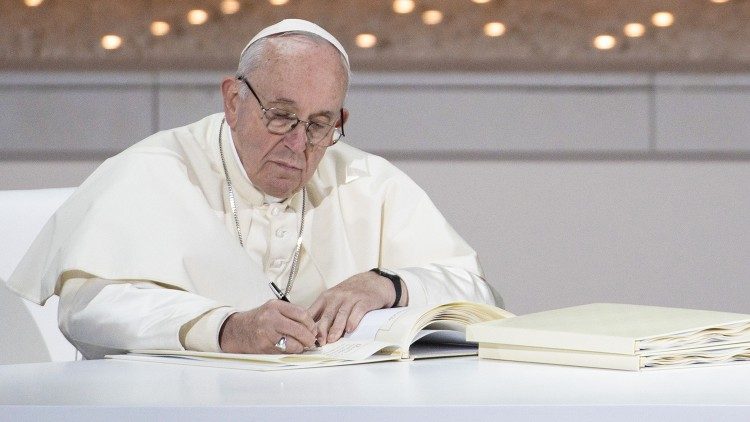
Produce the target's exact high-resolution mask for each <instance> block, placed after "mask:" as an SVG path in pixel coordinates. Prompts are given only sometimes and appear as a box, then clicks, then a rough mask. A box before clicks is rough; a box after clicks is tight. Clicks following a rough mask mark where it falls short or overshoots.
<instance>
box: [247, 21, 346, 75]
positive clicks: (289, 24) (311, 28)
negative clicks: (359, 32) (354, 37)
mask: <svg viewBox="0 0 750 422" xmlns="http://www.w3.org/2000/svg"><path fill="white" fill-rule="evenodd" d="M291 31H296V32H309V33H311V34H315V35H317V36H319V37H321V38H323V39H325V40H326V41H328V42H329V43H331V44H333V46H334V47H336V49H337V50H339V52H341V55H342V56H344V59H346V63H347V64H349V56H348V55H347V54H346V51H345V50H344V46H342V45H341V43H340V42H339V40H337V39H336V37H334V36H333V35H331V34H330V33H329V32H328V31H326V30H325V29H323V28H321V27H320V26H318V25H316V24H314V23H312V22H309V21H306V20H302V19H284V20H283V21H281V22H279V23H276V24H274V25H271V26H268V27H266V28H264V29H263V30H261V31H260V32H258V35H256V36H254V37H253V39H251V40H250V42H249V43H247V45H246V46H245V48H243V49H242V53H240V59H241V58H242V55H243V54H245V50H247V49H248V48H249V47H250V45H252V44H253V43H254V42H255V41H258V40H259V39H261V38H265V37H268V36H270V35H275V34H281V33H282V32H291Z"/></svg>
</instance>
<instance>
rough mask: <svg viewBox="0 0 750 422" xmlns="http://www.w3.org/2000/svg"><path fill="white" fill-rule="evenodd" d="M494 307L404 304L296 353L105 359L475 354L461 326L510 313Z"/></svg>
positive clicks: (274, 360) (295, 359) (231, 363)
mask: <svg viewBox="0 0 750 422" xmlns="http://www.w3.org/2000/svg"><path fill="white" fill-rule="evenodd" d="M512 316H513V314H511V313H510V312H507V311H505V310H503V309H500V308H497V307H495V306H490V305H485V304H479V303H470V302H452V303H446V304H443V305H438V306H407V307H403V308H391V309H380V310H377V311H372V312H368V313H367V314H366V315H365V316H364V318H362V321H361V322H360V324H359V326H358V327H357V329H356V330H354V331H353V332H351V333H349V334H347V335H345V336H344V338H342V339H341V340H339V341H337V342H335V343H330V344H326V345H325V346H323V347H319V348H316V349H314V350H309V351H306V352H304V353H302V354H298V355H292V354H281V355H256V354H232V353H209V352H191V351H175V350H133V351H131V352H130V353H128V354H125V355H110V356H107V357H108V358H111V359H127V360H142V361H154V362H164V363H179V364H188V365H200V366H213V367H223V368H238V369H254V370H274V369H291V368H306V367H320V366H334V365H347V364H356V363H365V362H377V361H383V360H400V359H414V358H421V357H439V356H461V355H472V354H476V353H477V347H476V344H475V343H467V342H466V339H465V330H466V326H467V325H469V324H474V323H478V322H482V321H491V320H496V319H500V318H508V317H512Z"/></svg>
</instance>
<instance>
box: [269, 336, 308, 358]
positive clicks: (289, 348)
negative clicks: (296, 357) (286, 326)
mask: <svg viewBox="0 0 750 422" xmlns="http://www.w3.org/2000/svg"><path fill="white" fill-rule="evenodd" d="M274 335H275V336H276V337H275V340H271V345H270V346H269V348H268V353H269V354H281V353H284V354H294V353H302V352H303V351H304V346H303V345H302V343H300V342H299V341H297V339H295V338H294V337H292V336H290V335H284V334H281V333H278V332H277V333H276V334H274ZM281 337H284V338H285V339H286V349H285V350H281V349H279V348H278V347H276V345H277V344H278V342H279V341H280V340H281Z"/></svg>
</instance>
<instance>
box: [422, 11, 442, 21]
mask: <svg viewBox="0 0 750 422" xmlns="http://www.w3.org/2000/svg"><path fill="white" fill-rule="evenodd" d="M442 21H443V12H441V11H439V10H427V11H425V12H424V13H422V22H424V24H425V25H437V24H439V23H440V22H442Z"/></svg>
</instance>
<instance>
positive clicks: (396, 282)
mask: <svg viewBox="0 0 750 422" xmlns="http://www.w3.org/2000/svg"><path fill="white" fill-rule="evenodd" d="M370 271H372V272H374V273H375V274H377V275H379V276H383V277H385V278H387V279H388V280H391V283H393V289H394V290H396V300H394V301H393V305H391V308H395V307H396V306H397V305H398V302H399V301H400V300H401V277H399V276H398V274H396V273H393V272H390V271H388V270H384V269H381V268H373V269H371V270H370Z"/></svg>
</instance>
